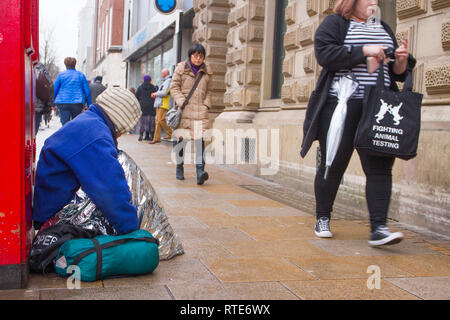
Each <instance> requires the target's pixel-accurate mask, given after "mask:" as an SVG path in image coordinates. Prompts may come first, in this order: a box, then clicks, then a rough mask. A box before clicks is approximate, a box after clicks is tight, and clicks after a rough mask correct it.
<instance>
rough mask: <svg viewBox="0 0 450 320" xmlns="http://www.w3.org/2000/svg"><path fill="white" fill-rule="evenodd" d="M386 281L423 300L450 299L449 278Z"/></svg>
mask: <svg viewBox="0 0 450 320" xmlns="http://www.w3.org/2000/svg"><path fill="white" fill-rule="evenodd" d="M386 281H389V282H390V283H392V284H394V285H396V286H397V287H399V288H401V289H403V290H405V291H408V292H410V293H412V294H414V295H416V296H418V297H420V298H422V299H425V300H449V299H450V277H416V278H394V279H386Z"/></svg>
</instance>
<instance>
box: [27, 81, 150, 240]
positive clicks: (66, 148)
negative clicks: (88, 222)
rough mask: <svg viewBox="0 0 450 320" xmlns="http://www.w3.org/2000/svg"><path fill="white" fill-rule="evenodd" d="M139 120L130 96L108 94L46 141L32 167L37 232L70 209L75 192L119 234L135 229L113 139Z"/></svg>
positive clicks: (133, 212)
mask: <svg viewBox="0 0 450 320" xmlns="http://www.w3.org/2000/svg"><path fill="white" fill-rule="evenodd" d="M140 116H141V108H140V106H139V102H138V101H137V99H136V97H135V96H134V94H132V93H131V92H130V91H129V90H127V89H122V88H111V89H108V90H105V91H104V92H103V93H102V94H101V95H100V96H98V97H97V103H96V104H92V105H91V106H90V107H89V109H88V110H87V111H85V112H83V113H82V114H81V115H79V116H78V117H76V118H75V119H74V120H72V121H70V122H68V123H67V124H66V125H65V126H63V127H61V128H60V129H59V130H58V131H57V132H55V133H54V134H53V135H52V136H50V137H49V138H47V140H46V141H45V143H44V147H43V148H42V150H41V154H40V156H39V161H38V163H37V167H36V179H35V181H36V182H35V189H34V199H33V214H32V216H33V225H34V227H35V229H36V230H39V229H40V228H41V227H42V226H43V225H44V224H45V223H46V222H47V221H48V220H49V219H51V218H52V217H53V216H54V215H55V214H56V213H58V212H59V211H60V210H61V209H62V208H64V207H65V206H66V205H67V204H69V203H70V202H71V201H72V199H74V197H75V194H76V192H77V191H78V189H79V188H80V187H81V188H83V191H84V192H85V193H86V194H87V195H88V197H89V198H90V199H91V200H92V202H93V203H94V204H95V205H96V206H97V207H98V208H99V209H100V211H101V212H102V214H103V215H104V217H105V218H106V219H107V220H108V222H109V223H110V224H111V225H112V226H113V227H114V229H115V230H116V231H117V233H118V234H125V233H129V232H132V231H135V230H137V229H138V227H139V223H138V216H137V209H136V207H135V206H133V204H132V203H131V199H132V196H131V192H130V189H129V187H128V183H127V180H126V178H125V173H124V170H123V168H122V166H121V165H120V163H119V161H118V159H117V157H118V148H117V146H118V143H117V138H118V137H120V135H122V134H123V133H126V132H128V130H130V129H131V128H133V126H135V125H136V123H137V122H138V120H139V117H140Z"/></svg>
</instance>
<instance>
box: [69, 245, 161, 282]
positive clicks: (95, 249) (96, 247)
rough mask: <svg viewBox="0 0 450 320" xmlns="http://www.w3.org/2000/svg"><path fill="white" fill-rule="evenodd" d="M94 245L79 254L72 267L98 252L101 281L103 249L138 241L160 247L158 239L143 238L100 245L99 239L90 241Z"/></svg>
mask: <svg viewBox="0 0 450 320" xmlns="http://www.w3.org/2000/svg"><path fill="white" fill-rule="evenodd" d="M90 240H91V241H92V242H93V243H94V247H93V248H90V249H88V250H86V251H83V252H82V253H80V254H78V255H77V256H76V257H75V259H74V260H73V262H72V265H74V266H76V265H78V263H80V261H81V259H83V258H85V257H87V256H88V255H90V254H92V253H94V252H96V253H97V268H96V280H100V279H101V275H102V263H103V252H102V250H103V249H107V248H111V247H115V246H118V245H121V244H124V243H126V242H128V241H131V240H137V241H145V242H149V243H156V245H158V246H159V241H158V239H155V238H150V237H142V238H123V239H118V240H114V241H111V242H106V243H104V244H102V245H101V244H100V243H99V242H98V240H97V239H95V238H94V239H90Z"/></svg>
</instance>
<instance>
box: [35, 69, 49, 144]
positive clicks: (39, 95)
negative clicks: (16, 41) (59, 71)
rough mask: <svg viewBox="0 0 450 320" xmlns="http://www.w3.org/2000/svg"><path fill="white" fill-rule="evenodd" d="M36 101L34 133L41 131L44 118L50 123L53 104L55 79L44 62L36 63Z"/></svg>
mask: <svg viewBox="0 0 450 320" xmlns="http://www.w3.org/2000/svg"><path fill="white" fill-rule="evenodd" d="M35 70H36V103H35V104H34V134H35V135H36V134H37V133H38V131H39V126H40V124H41V122H42V118H43V117H44V120H45V122H46V123H48V121H50V120H48V118H49V115H51V112H52V106H53V81H52V79H51V78H50V75H49V74H48V72H47V70H46V69H45V66H44V65H43V64H42V63H40V62H39V63H38V64H37V65H36V68H35Z"/></svg>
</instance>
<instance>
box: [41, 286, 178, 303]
mask: <svg viewBox="0 0 450 320" xmlns="http://www.w3.org/2000/svg"><path fill="white" fill-rule="evenodd" d="M40 299H41V300H172V296H171V295H170V293H169V291H168V289H167V287H166V286H162V285H159V286H151V287H150V286H149V287H140V286H134V287H126V288H124V287H121V288H89V289H82V290H77V289H73V290H69V289H59V290H46V289H44V290H41V291H40Z"/></svg>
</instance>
